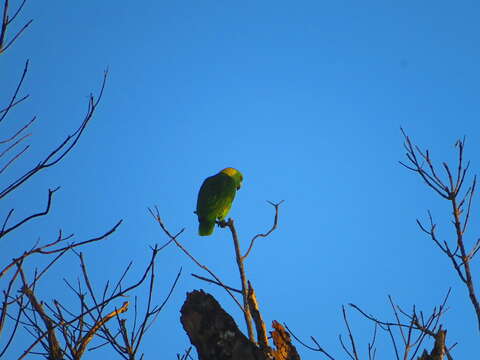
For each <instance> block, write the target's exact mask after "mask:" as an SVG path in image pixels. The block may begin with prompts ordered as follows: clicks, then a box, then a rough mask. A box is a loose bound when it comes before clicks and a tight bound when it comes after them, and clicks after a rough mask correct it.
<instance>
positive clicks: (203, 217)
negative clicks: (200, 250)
mask: <svg viewBox="0 0 480 360" xmlns="http://www.w3.org/2000/svg"><path fill="white" fill-rule="evenodd" d="M242 179H243V177H242V174H241V173H240V172H239V171H238V170H235V169H233V168H226V169H224V170H222V171H221V172H219V173H218V174H216V175H214V176H210V177H209V178H207V179H205V181H204V182H203V184H202V186H201V188H200V191H199V193H198V199H197V211H196V213H197V216H198V221H199V223H200V224H199V228H198V233H199V234H200V235H201V236H206V235H210V234H212V233H213V229H214V227H215V221H216V220H217V219H218V220H224V219H225V217H226V216H227V214H228V212H229V211H230V208H231V207H232V202H233V199H234V198H235V194H236V192H237V189H239V188H240V186H241V182H242Z"/></svg>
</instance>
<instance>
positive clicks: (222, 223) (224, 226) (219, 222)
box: [217, 220, 228, 229]
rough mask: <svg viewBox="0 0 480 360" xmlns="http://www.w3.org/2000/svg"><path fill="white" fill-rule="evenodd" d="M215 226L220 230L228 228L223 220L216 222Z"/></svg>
mask: <svg viewBox="0 0 480 360" xmlns="http://www.w3.org/2000/svg"><path fill="white" fill-rule="evenodd" d="M217 225H218V226H220V227H221V228H222V229H223V228H226V227H227V226H228V223H227V222H226V221H225V220H218V221H217Z"/></svg>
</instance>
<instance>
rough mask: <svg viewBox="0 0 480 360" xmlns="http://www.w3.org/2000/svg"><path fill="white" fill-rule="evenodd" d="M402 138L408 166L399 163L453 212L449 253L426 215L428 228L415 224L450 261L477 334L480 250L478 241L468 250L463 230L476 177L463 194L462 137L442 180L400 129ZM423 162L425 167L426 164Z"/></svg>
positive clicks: (479, 322)
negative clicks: (475, 265) (479, 260)
mask: <svg viewBox="0 0 480 360" xmlns="http://www.w3.org/2000/svg"><path fill="white" fill-rule="evenodd" d="M402 133H403V136H404V139H405V143H404V146H405V149H406V151H407V152H406V156H407V159H408V160H409V164H408V165H407V164H405V163H403V162H400V164H402V165H403V166H404V167H406V168H407V169H409V170H411V171H413V172H415V173H417V174H419V175H420V177H421V178H422V179H423V180H424V182H425V183H426V184H427V186H428V187H430V188H431V189H433V190H434V191H435V192H436V193H437V194H438V195H440V196H441V197H442V198H443V199H445V200H447V201H449V202H450V207H451V209H452V218H453V219H452V223H453V226H454V230H455V241H454V242H453V243H454V244H455V250H453V251H452V248H451V245H449V242H447V241H443V242H441V241H440V240H439V239H438V237H437V235H436V232H435V231H436V225H435V224H434V222H433V220H432V216H431V214H430V212H428V217H429V222H430V226H429V227H426V226H424V225H423V224H422V223H421V222H420V221H419V220H418V219H417V224H418V226H419V227H420V230H422V231H423V232H424V233H426V234H428V235H429V237H430V238H431V240H432V241H433V242H434V243H435V244H436V245H437V246H438V247H439V248H440V250H441V251H442V252H443V253H444V254H445V255H446V256H447V257H448V258H449V259H450V261H451V263H452V266H453V268H454V269H455V271H456V272H457V274H458V277H459V278H460V280H461V281H462V282H463V283H464V284H465V286H466V288H467V290H468V295H469V298H470V302H471V303H472V306H473V308H474V311H475V314H476V317H477V326H478V329H479V331H480V303H479V301H478V298H477V295H476V293H475V287H474V280H473V274H472V270H471V266H470V262H471V261H472V259H473V257H474V256H475V254H476V253H477V251H478V249H479V248H480V240H476V242H475V244H474V245H473V246H472V247H471V248H470V249H467V246H466V244H465V236H464V235H465V231H466V229H467V225H468V223H469V220H470V214H471V206H472V199H473V195H474V194H475V188H476V184H477V177H476V176H474V177H473V180H472V183H471V185H470V186H469V187H468V188H467V189H466V190H465V191H463V193H462V190H463V188H462V187H463V185H464V182H465V179H466V176H467V174H468V169H469V166H470V163H469V162H468V163H467V164H466V165H465V164H464V161H463V152H464V147H465V138H464V139H461V140H458V141H457V142H456V143H455V147H456V148H457V149H458V160H457V164H456V167H455V168H456V171H455V172H454V171H452V170H451V168H450V166H449V165H448V164H447V163H445V162H443V163H442V168H443V170H444V171H445V174H446V175H445V176H444V179H442V178H441V177H440V176H439V175H438V171H437V170H436V167H435V165H434V164H433V161H432V159H431V157H430V153H429V151H428V150H425V151H422V150H421V149H420V148H419V147H418V146H417V145H414V144H413V143H412V141H411V140H410V138H409V137H408V136H407V135H406V134H405V132H404V131H403V129H402ZM425 163H426V165H425Z"/></svg>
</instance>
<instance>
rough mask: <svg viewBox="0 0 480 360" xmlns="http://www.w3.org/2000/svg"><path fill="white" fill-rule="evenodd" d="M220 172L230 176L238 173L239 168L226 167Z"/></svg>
mask: <svg viewBox="0 0 480 360" xmlns="http://www.w3.org/2000/svg"><path fill="white" fill-rule="evenodd" d="M220 172H221V173H224V174H227V175H228V176H234V175H235V174H237V173H238V170H237V169H234V168H225V169H223V170H222V171H220Z"/></svg>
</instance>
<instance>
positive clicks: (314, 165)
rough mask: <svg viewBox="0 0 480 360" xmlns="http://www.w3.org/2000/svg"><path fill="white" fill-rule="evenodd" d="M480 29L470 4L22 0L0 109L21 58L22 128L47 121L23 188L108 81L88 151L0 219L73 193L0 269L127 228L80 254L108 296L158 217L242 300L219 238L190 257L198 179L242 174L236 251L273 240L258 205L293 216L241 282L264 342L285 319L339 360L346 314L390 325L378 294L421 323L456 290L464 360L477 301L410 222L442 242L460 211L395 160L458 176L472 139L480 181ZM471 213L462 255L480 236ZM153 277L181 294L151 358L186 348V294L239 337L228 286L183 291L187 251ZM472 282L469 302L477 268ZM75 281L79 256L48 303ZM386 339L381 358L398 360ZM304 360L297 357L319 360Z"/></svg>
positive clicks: (147, 242) (13, 246) (87, 138)
mask: <svg viewBox="0 0 480 360" xmlns="http://www.w3.org/2000/svg"><path fill="white" fill-rule="evenodd" d="M479 10H480V5H479V3H478V2H476V1H457V2H455V3H453V2H438V1H422V2H418V1H363V2H358V1H335V2H320V1H298V2H295V3H293V2H286V1H261V2H259V1H242V2H241V3H238V2H231V1H226V2H220V1H195V2H181V1H171V2H166V1H136V2H133V1H93V0H85V1H81V2H78V1H77V2H75V3H74V4H73V3H71V2H67V1H65V2H63V1H55V2H38V1H37V2H36V1H29V2H27V5H26V7H25V10H24V13H23V19H29V18H33V19H34V22H33V24H32V26H31V28H29V29H28V31H27V32H26V33H25V34H24V36H22V38H21V39H20V40H19V41H18V42H17V43H16V45H15V46H14V47H13V48H12V49H11V51H10V52H9V53H8V54H7V55H5V56H2V58H1V78H2V87H1V91H0V97H1V100H2V101H3V102H4V100H5V99H6V98H7V96H9V94H10V92H11V91H12V89H13V86H14V85H15V81H16V80H17V79H18V77H19V75H20V73H21V70H22V69H23V63H24V61H25V60H26V59H27V58H29V59H30V61H31V68H30V73H29V75H28V81H27V83H26V87H25V92H28V93H29V94H30V95H31V99H30V100H29V101H28V103H26V104H24V105H23V106H22V107H21V108H19V109H18V110H17V112H16V113H15V119H16V120H15V121H24V119H28V118H30V117H31V116H33V115H37V116H38V119H39V120H38V122H37V123H36V125H35V126H34V128H33V131H34V134H33V137H32V139H31V142H30V143H31V144H32V150H31V151H30V153H29V155H28V156H27V157H25V158H24V159H23V161H22V162H18V163H17V165H16V167H15V170H14V171H13V172H16V173H17V174H19V173H21V171H22V169H25V168H26V166H27V164H28V163H32V162H36V161H38V160H39V159H40V158H41V157H42V156H43V155H44V154H46V153H47V151H48V149H50V148H52V147H53V146H55V145H56V144H57V143H58V142H59V141H60V140H62V139H63V137H64V136H65V135H66V134H67V133H68V132H69V131H71V130H72V129H74V128H75V127H76V126H77V125H78V124H79V123H80V121H81V119H82V117H83V114H84V111H85V107H86V101H87V95H88V94H89V92H90V91H96V90H97V89H98V87H99V84H100V82H101V77H102V72H103V70H104V69H105V68H106V67H108V68H109V70H110V74H109V79H108V84H107V87H106V90H105V95H104V99H103V101H102V103H101V105H100V107H99V108H98V112H97V113H96V116H95V119H94V120H93V121H92V122H91V124H90V125H89V126H88V129H87V132H86V133H85V135H84V136H83V137H82V139H81V141H80V143H79V145H78V147H77V148H76V149H75V150H74V151H73V152H72V153H71V154H70V155H69V156H68V158H67V159H65V161H63V162H62V163H61V164H60V165H59V166H58V167H55V168H54V169H52V170H50V171H48V172H45V173H42V174H40V175H39V176H37V177H36V178H35V179H33V180H32V181H30V182H29V183H28V184H27V185H26V186H25V187H23V189H22V191H20V192H17V193H16V195H15V196H14V197H10V198H8V199H7V200H5V201H4V203H3V204H2V205H1V208H0V210H1V213H2V214H5V213H6V212H7V211H8V210H7V209H9V208H10V207H12V206H13V207H15V208H16V209H17V216H18V218H20V217H21V215H22V214H23V215H28V214H30V212H31V209H34V210H37V209H41V208H43V206H44V201H45V198H46V192H47V189H48V188H49V187H55V186H58V185H60V186H62V188H61V190H60V191H59V192H58V193H57V194H56V195H57V196H56V198H55V202H54V205H53V209H52V211H51V214H50V215H49V216H48V218H42V219H38V220H35V221H32V222H31V223H30V224H29V225H28V226H26V227H25V228H24V229H23V230H22V232H21V233H18V234H17V235H16V236H12V237H9V238H7V239H5V240H4V241H3V242H2V244H1V249H2V250H1V253H2V255H1V257H0V258H1V259H2V263H4V262H5V261H6V260H5V258H6V259H10V258H11V257H12V256H14V255H15V254H17V253H18V252H19V251H21V250H22V249H24V248H27V247H29V246H30V245H31V244H32V242H34V241H35V240H37V239H38V238H40V239H41V240H42V241H48V240H49V239H52V237H54V236H55V234H56V231H57V230H58V228H62V229H63V230H64V231H65V232H66V233H70V232H73V233H75V235H76V237H77V239H79V240H81V239H85V238H87V237H91V236H93V235H96V234H99V233H102V232H103V231H105V230H107V229H109V228H110V227H111V226H112V225H113V224H114V223H115V222H116V221H117V220H118V219H124V223H123V225H122V226H121V227H120V229H119V231H118V232H117V233H115V234H114V235H113V236H112V237H111V238H110V239H109V240H107V241H105V242H104V243H103V244H100V245H98V246H97V245H96V246H92V247H90V248H88V249H87V248H85V250H84V251H85V255H86V257H87V261H88V262H89V264H90V270H91V273H92V274H93V279H94V281H95V283H96V285H97V286H98V289H101V288H102V286H103V283H104V282H105V281H107V280H113V279H116V278H117V276H118V274H119V273H120V272H121V269H123V267H124V266H126V264H127V263H128V262H129V261H130V260H133V261H134V265H135V271H136V273H135V274H138V273H140V271H141V270H142V268H143V266H144V265H145V264H146V262H147V260H148V257H149V246H151V245H153V244H155V243H159V244H162V243H163V242H164V241H165V240H166V238H165V236H164V235H163V234H162V233H161V231H160V230H159V228H158V225H157V224H155V223H154V222H153V221H152V219H151V217H150V215H149V214H148V213H147V210H146V209H147V207H148V206H152V205H158V206H159V208H160V211H161V214H162V216H163V218H164V220H165V222H166V224H167V225H168V227H169V228H170V229H171V230H172V231H178V230H179V229H181V228H183V227H186V231H185V233H184V235H183V236H182V237H181V240H182V242H183V243H184V244H185V245H186V246H187V247H188V248H189V249H190V250H191V252H192V253H193V254H195V255H196V256H197V257H198V258H199V259H200V260H201V261H202V262H204V263H205V264H207V265H208V266H209V267H210V268H211V269H213V270H214V271H215V272H216V273H217V274H218V276H220V277H221V278H222V279H223V280H224V281H225V282H226V283H228V284H230V285H232V286H239V285H238V277H237V274H236V271H235V263H234V258H233V248H232V244H231V240H230V237H229V236H228V234H227V231H218V230H216V231H215V233H214V235H213V236H211V237H209V238H200V237H199V236H197V233H196V232H197V222H196V218H195V215H194V214H193V210H194V208H195V203H196V196H197V191H198V189H199V187H200V184H201V183H202V181H203V179H204V178H206V177H207V176H210V175H212V174H214V173H216V172H217V171H219V170H220V169H222V168H224V167H227V166H233V167H236V168H238V169H239V170H241V171H242V172H243V174H244V187H243V188H242V189H241V190H240V192H239V193H238V196H237V198H236V200H235V203H234V206H233V208H232V211H231V216H232V217H233V218H234V219H235V220H236V224H237V228H238V231H239V234H240V236H241V239H242V241H243V245H244V246H246V244H247V242H248V240H249V239H250V238H251V237H252V236H253V235H254V234H256V233H258V232H261V231H264V230H266V229H267V228H268V227H269V226H270V224H271V221H272V219H273V211H272V208H271V207H270V205H268V204H267V203H266V202H265V200H272V201H279V200H285V203H284V204H283V205H282V207H281V214H280V226H279V229H278V230H277V231H276V232H275V233H274V234H272V236H270V237H269V238H268V239H260V240H259V241H258V242H257V245H256V247H255V249H254V252H253V254H252V255H251V256H250V257H249V259H248V261H247V264H246V265H247V273H248V275H249V278H250V279H251V281H252V283H253V284H254V286H255V288H256V290H257V293H258V299H259V302H260V305H261V308H262V311H263V314H264V317H265V320H266V321H267V323H269V324H270V322H271V321H272V320H274V319H276V320H278V321H280V322H286V323H287V324H288V325H289V326H290V327H291V328H292V329H294V330H295V331H296V333H297V335H298V336H301V337H302V338H304V339H308V337H309V336H310V335H313V336H315V337H316V338H317V339H318V340H319V342H320V343H321V344H322V345H323V346H324V347H325V348H326V349H327V350H328V351H330V352H331V353H332V354H333V355H335V356H337V357H338V358H339V359H342V358H345V357H346V355H344V353H343V352H342V350H341V348H340V345H339V344H338V340H337V336H338V334H339V333H343V334H345V329H344V326H343V323H342V318H341V311H340V306H341V305H342V304H346V303H349V302H353V303H356V304H358V305H360V306H362V307H363V308H365V309H366V310H368V311H369V312H372V313H374V314H376V315H378V316H379V317H381V318H385V319H392V314H391V312H390V311H389V307H388V301H387V295H388V294H390V295H392V296H393V297H394V298H395V299H396V300H397V301H398V302H399V304H400V305H402V306H404V307H405V308H409V307H410V306H411V305H412V304H414V303H415V304H417V306H418V307H419V308H421V309H423V310H424V311H425V312H429V311H430V310H431V308H433V306H435V305H437V304H438V303H439V302H440V301H441V299H442V297H443V296H444V294H445V293H446V291H447V290H448V288H449V286H452V288H453V290H452V291H453V292H452V295H451V299H450V302H449V305H450V310H449V312H448V313H447V314H446V316H445V318H444V323H445V326H446V327H447V329H448V343H450V344H451V343H452V342H456V341H458V342H459V345H458V346H457V347H456V349H455V352H454V354H455V357H456V358H458V359H467V358H471V356H472V355H473V354H476V353H477V347H478V346H477V345H478V331H477V329H476V322H475V318H474V316H473V309H472V308H471V305H470V303H469V302H468V298H467V295H466V291H465V289H464V288H463V287H462V286H461V285H460V282H459V280H458V279H457V278H456V277H455V274H454V272H453V270H452V269H451V267H450V263H449V261H448V259H446V258H445V257H444V256H443V255H442V254H441V253H440V252H439V251H438V249H436V248H435V247H434V245H433V243H432V242H431V241H430V240H428V239H427V238H425V236H423V235H422V234H421V233H420V232H419V230H418V229H417V227H416V224H415V219H416V218H417V217H424V216H425V214H426V210H427V209H431V210H432V212H433V214H434V216H435V217H436V218H437V219H438V221H439V222H441V224H440V225H439V226H440V228H439V231H441V234H442V235H443V238H444V239H452V236H453V232H452V229H451V227H450V225H449V223H448V221H447V220H446V219H447V216H448V215H449V211H450V208H449V204H447V203H446V202H445V201H442V200H441V199H440V198H438V197H437V196H435V194H434V193H433V192H432V191H429V190H427V188H426V187H425V186H424V185H423V184H422V182H421V181H420V179H419V178H417V177H416V176H414V174H412V173H409V172H407V171H406V170H405V169H403V168H402V167H401V166H400V165H399V164H398V160H402V159H403V158H404V151H403V147H402V136H401V133H400V131H399V127H400V126H403V127H404V129H405V130H406V131H407V132H408V133H409V134H410V135H411V136H412V137H413V138H414V140H416V141H417V142H418V143H419V144H421V145H424V146H428V147H429V148H430V149H431V150H432V152H433V156H434V157H435V158H436V159H438V160H450V159H453V154H454V147H453V144H454V142H455V140H456V139H457V138H458V137H462V136H463V135H467V148H466V157H468V158H469V159H472V161H473V164H472V169H473V171H474V172H478V169H479V166H480V157H479V156H478V154H479V153H480V146H479V145H478V144H479V143H480V141H479V140H480V138H479V130H480V127H479V125H478V123H479V118H480V108H479V100H480V99H479V94H480V85H479V84H480V70H479V67H478V64H479V63H480V50H479V46H478V39H479V36H480V25H479V23H478V14H479ZM10 121H11V122H12V123H13V121H12V120H10ZM12 126H13V125H12ZM13 172H12V171H11V174H12V173H13ZM8 202H9V203H8ZM7 203H8V204H7ZM477 204H478V203H477ZM477 209H478V205H475V207H474V210H475V212H474V214H473V215H474V217H473V222H472V227H471V228H470V232H469V233H468V234H467V238H468V240H469V241H472V240H474V239H476V236H478V234H479V233H480V226H478V217H477V216H476V215H477V213H478V210H477ZM2 216H3V215H2ZM5 255H6V256H5ZM158 266H159V269H160V276H159V277H158V281H159V290H158V301H159V302H160V301H161V300H162V299H163V297H164V296H165V294H166V292H167V290H168V288H169V286H170V284H171V282H172V281H173V279H174V277H175V275H176V272H177V271H178V269H179V268H180V267H183V276H182V278H181V280H180V283H179V285H178V287H177V288H176V290H175V292H174V294H173V296H172V298H171V299H170V301H169V302H168V304H167V306H166V308H165V310H164V311H163V312H162V313H161V315H160V317H159V319H158V322H157V323H156V325H155V326H154V327H153V328H152V329H151V330H150V332H149V333H148V335H147V338H146V339H145V343H144V351H145V354H146V358H154V357H158V354H159V351H160V353H161V355H163V356H162V358H165V359H167V358H169V359H172V358H175V354H176V353H177V352H182V351H183V349H185V348H187V347H188V345H189V342H188V338H187V336H186V335H185V332H184V331H183V329H182V328H181V325H180V323H179V309H180V307H181V305H182V303H183V301H184V299H185V293H186V292H187V291H191V290H193V289H198V288H203V289H205V290H206V291H208V292H211V293H212V294H214V296H215V297H216V298H217V299H218V300H219V301H220V302H221V304H222V306H224V308H225V309H227V310H228V311H229V312H230V313H231V314H232V315H233V316H234V317H235V319H236V321H237V323H238V324H240V325H241V326H243V322H242V321H243V318H242V316H241V314H240V313H239V312H238V310H237V309H236V307H235V306H234V304H233V303H232V301H231V300H230V299H229V298H228V297H227V296H226V295H225V294H224V293H223V292H222V291H221V290H220V289H219V288H216V287H213V286H210V285H208V284H205V283H202V282H200V281H198V280H196V279H193V278H191V277H190V275H189V274H190V273H192V272H195V273H199V274H201V271H200V270H199V269H198V268H196V267H195V265H194V264H192V263H191V262H190V260H189V259H188V258H186V257H185V256H184V255H183V254H181V253H180V251H179V250H178V249H177V248H175V247H173V246H170V247H169V248H167V249H166V250H164V251H163V252H162V253H161V254H160V255H159V260H158ZM474 271H476V274H477V282H476V285H477V287H479V286H480V283H479V282H478V277H479V276H480V269H479V267H478V266H477V264H475V266H474ZM77 274H79V267H78V266H77V265H76V263H75V262H74V257H70V258H68V259H66V260H65V261H64V262H63V263H62V264H59V265H58V266H57V268H56V270H54V271H52V272H51V273H50V275H49V278H48V279H49V281H48V282H46V283H44V284H43V288H42V289H41V290H39V291H43V293H44V295H45V300H51V299H53V298H57V299H62V296H64V293H65V292H66V290H65V289H66V287H65V288H64V287H63V284H62V282H61V279H62V278H63V277H65V278H68V279H71V280H74V279H75V278H76V276H77ZM203 275H205V274H203ZM133 279H134V277H132V280H133ZM50 280H51V281H50ZM139 295H140V294H139ZM351 321H352V327H353V331H354V333H355V334H356V335H357V338H358V342H359V343H358V346H360V348H361V351H365V350H366V347H367V341H368V340H369V338H370V333H371V329H372V325H371V323H369V322H367V321H366V320H364V319H362V318H361V317H359V316H357V315H356V314H355V315H354V314H353V313H351ZM382 336H383V338H382V339H379V344H378V346H379V349H378V355H377V357H378V358H379V359H387V358H393V353H392V348H391V346H390V343H389V342H388V339H387V338H386V337H385V336H384V334H382ZM159 348H160V349H161V350H159ZM299 349H300V350H301V354H302V356H303V357H302V358H303V359H314V358H315V359H317V358H319V355H318V354H316V353H312V352H309V351H307V350H305V349H303V348H301V347H299ZM364 354H365V353H364ZM97 356H99V355H98V354H97V355H95V353H93V354H92V355H91V356H89V357H88V358H92V359H93V358H98V357H97ZM115 356H116V355H115ZM115 356H114V355H112V356H111V357H107V358H111V359H114V358H116V357H115Z"/></svg>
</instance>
